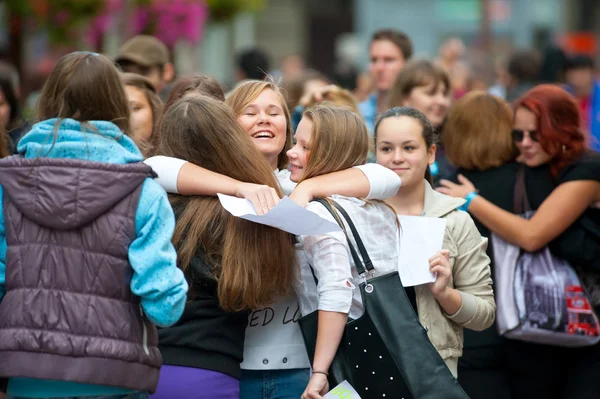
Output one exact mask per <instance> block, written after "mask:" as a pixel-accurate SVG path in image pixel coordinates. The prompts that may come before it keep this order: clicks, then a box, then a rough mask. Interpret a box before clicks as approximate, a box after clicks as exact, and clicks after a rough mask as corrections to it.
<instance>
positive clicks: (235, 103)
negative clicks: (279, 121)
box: [225, 80, 293, 170]
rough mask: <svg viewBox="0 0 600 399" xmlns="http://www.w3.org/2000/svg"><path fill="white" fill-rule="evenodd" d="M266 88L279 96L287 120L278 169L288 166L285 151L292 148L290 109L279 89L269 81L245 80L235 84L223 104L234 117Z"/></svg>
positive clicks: (278, 158) (278, 159)
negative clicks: (230, 110) (229, 108)
mask: <svg viewBox="0 0 600 399" xmlns="http://www.w3.org/2000/svg"><path fill="white" fill-rule="evenodd" d="M266 89H271V90H273V91H274V92H275V93H277V95H278V96H279V99H280V100H281V109H283V114H284V115H285V120H286V122H287V125H286V133H285V146H284V147H283V150H282V151H281V152H280V153H279V157H277V168H278V169H279V170H282V169H287V167H288V163H289V160H288V157H287V152H288V150H289V149H291V148H292V145H293V141H292V135H293V132H292V123H291V117H290V110H289V109H288V107H287V103H286V101H285V96H284V95H283V93H282V92H281V89H279V87H278V86H277V85H276V84H275V83H274V82H271V81H264V80H247V81H245V82H243V83H241V84H240V85H239V86H237V87H236V88H235V89H234V90H233V91H232V92H231V94H229V96H227V98H226V99H225V104H227V105H229V106H230V107H231V108H232V109H233V112H234V113H235V115H236V117H237V116H239V115H241V114H242V112H244V109H246V107H247V106H248V105H250V104H251V103H252V101H254V100H256V98H257V97H258V96H259V95H260V93H262V92H263V91H264V90H266Z"/></svg>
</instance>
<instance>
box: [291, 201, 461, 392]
mask: <svg viewBox="0 0 600 399" xmlns="http://www.w3.org/2000/svg"><path fill="white" fill-rule="evenodd" d="M316 201H317V202H319V203H321V204H322V205H323V206H324V207H325V208H327V210H328V211H329V212H330V213H331V214H332V215H333V216H334V218H335V219H336V221H337V222H338V224H339V225H340V226H341V227H342V229H343V230H344V234H345V235H346V240H347V242H348V246H349V248H350V254H351V256H352V259H353V261H354V264H355V265H356V270H357V271H358V274H359V275H360V276H361V277H362V278H363V282H362V283H361V284H360V286H359V287H358V289H360V292H361V295H362V302H363V305H364V309H365V311H364V314H363V315H362V316H361V317H359V318H358V319H356V320H350V319H348V323H347V324H346V328H345V330H344V335H343V337H342V340H341V342H340V346H339V347H338V350H337V353H336V355H335V358H334V360H333V362H332V364H331V367H330V369H329V384H330V387H331V388H333V387H335V386H336V385H338V384H339V383H341V382H342V381H344V380H347V381H348V382H349V383H350V384H351V385H352V386H353V387H354V389H356V391H357V392H358V394H359V395H360V396H361V397H362V398H364V399H368V398H394V399H396V398H398V399H400V398H405V399H409V398H418V399H439V398H444V399H459V398H460V399H464V398H468V396H467V394H466V393H465V392H464V391H463V389H462V388H461V387H460V385H459V384H458V382H457V381H456V379H455V378H454V377H453V376H452V373H451V372H450V370H449V369H448V367H447V366H446V364H445V363H444V361H443V360H442V358H441V356H440V355H439V353H438V352H437V350H436V349H435V347H434V346H433V344H432V343H431V341H429V338H428V337H427V332H426V331H425V329H424V328H423V326H422V325H421V323H420V322H419V320H418V318H417V315H416V314H415V312H414V310H413V308H412V306H411V304H410V301H409V299H408V296H407V295H406V292H405V291H404V287H403V286H402V282H401V281H400V277H399V275H398V272H393V273H389V274H386V275H383V276H378V277H373V271H374V270H375V266H374V265H373V263H372V262H371V259H370V258H369V254H368V253H367V251H366V249H365V246H364V244H363V242H362V240H361V238H360V236H359V234H358V231H357V230H356V227H355V226H354V223H352V220H351V219H350V216H349V215H348V213H347V212H346V211H345V210H344V208H342V207H341V206H340V205H339V204H338V203H336V202H335V201H333V200H329V201H331V204H333V206H335V208H337V210H338V211H339V213H340V214H341V215H342V217H343V218H344V219H345V220H346V223H347V224H348V227H349V229H350V230H351V232H352V235H353V236H354V240H355V242H356V246H357V247H358V250H359V252H360V256H359V255H358V253H357V251H356V249H355V248H354V246H353V245H352V243H351V241H350V238H349V237H348V234H347V232H346V227H345V225H344V222H343V221H342V220H341V218H340V216H339V215H338V213H337V212H336V211H335V210H334V209H333V208H332V206H331V205H330V202H329V201H328V200H324V199H319V200H316ZM361 257H362V260H361ZM311 270H312V266H311ZM312 271H313V276H315V275H314V270H312ZM315 281H316V276H315ZM299 323H300V328H301V329H302V335H303V336H304V342H305V345H306V349H307V352H308V356H309V358H310V359H311V361H312V360H313V359H314V355H315V347H316V342H317V328H318V311H315V312H312V313H310V314H308V315H306V316H304V317H302V318H301V319H300V320H299Z"/></svg>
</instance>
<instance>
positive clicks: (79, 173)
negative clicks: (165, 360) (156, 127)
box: [0, 156, 162, 392]
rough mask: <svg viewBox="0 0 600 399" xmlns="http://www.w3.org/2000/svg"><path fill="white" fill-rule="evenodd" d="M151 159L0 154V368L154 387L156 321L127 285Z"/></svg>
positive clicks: (0, 372) (15, 373) (5, 372)
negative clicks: (2, 258)
mask: <svg viewBox="0 0 600 399" xmlns="http://www.w3.org/2000/svg"><path fill="white" fill-rule="evenodd" d="M151 174H152V170H151V169H150V167H148V166H146V165H144V164H141V163H138V164H128V165H116V164H104V163H96V162H85V161H79V160H72V159H53V158H35V159H28V160H26V159H23V158H21V157H20V156H15V157H9V158H5V159H3V160H1V161H0V184H1V185H2V188H3V190H4V191H3V192H4V198H3V212H4V226H5V229H6V242H7V246H8V249H7V252H6V295H5V296H4V299H3V300H2V302H1V303H0V376H2V377H28V378H39V379H50V380H59V381H72V382H80V383H88V384H99V385H109V386H115V387H122V388H128V389H133V390H141V391H149V392H154V390H155V389H156V385H157V384H158V376H159V370H160V366H161V362H162V360H161V355H160V352H159V350H158V340H157V333H156V328H155V327H154V326H152V324H151V323H150V322H149V321H147V320H146V319H145V317H144V316H143V313H142V308H141V305H140V298H139V297H136V296H135V295H133V294H132V293H131V289H130V282H131V276H132V274H133V269H132V268H131V265H130V264H129V259H128V252H129V246H130V244H131V243H132V241H133V240H134V239H135V236H136V226H135V215H136V210H137V205H138V200H139V196H140V192H141V189H142V183H143V182H144V180H145V179H146V178H147V177H150V176H151Z"/></svg>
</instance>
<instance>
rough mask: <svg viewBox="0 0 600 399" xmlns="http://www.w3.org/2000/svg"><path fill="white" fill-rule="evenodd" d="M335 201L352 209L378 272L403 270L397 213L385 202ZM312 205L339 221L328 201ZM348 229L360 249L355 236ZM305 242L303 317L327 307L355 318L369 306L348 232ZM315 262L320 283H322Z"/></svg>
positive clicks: (312, 208) (307, 238)
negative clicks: (365, 304)
mask: <svg viewBox="0 0 600 399" xmlns="http://www.w3.org/2000/svg"><path fill="white" fill-rule="evenodd" d="M332 199H334V200H335V201H336V202H338V203H339V204H340V205H341V206H342V207H343V208H344V209H345V210H346V212H347V213H348V215H349V216H350V218H351V219H352V222H353V223H354V225H355V226H356V229H357V230H358V233H359V235H360V237H361V239H362V241H363V243H364V245H365V248H366V250H367V252H368V254H369V256H370V258H371V260H372V261H373V265H374V266H375V273H374V275H375V276H381V275H385V274H388V273H391V272H394V271H396V270H398V256H399V242H400V240H399V234H398V233H399V232H398V227H397V224H396V216H395V214H394V213H393V212H392V211H391V210H390V209H389V208H388V207H387V206H386V205H385V204H383V203H381V202H367V201H363V200H360V199H357V198H349V197H342V196H333V197H332ZM307 209H308V210H310V211H312V212H314V213H316V214H317V215H319V216H321V217H322V218H324V219H327V220H330V221H332V222H334V223H335V219H334V218H333V216H331V214H330V213H329V211H327V209H325V207H324V206H323V205H321V204H319V203H316V202H312V203H310V204H309V205H308V206H307ZM346 227H347V225H346ZM347 230H348V233H349V235H350V239H351V242H352V243H353V245H354V247H355V248H356V249H357V251H358V247H357V246H356V242H355V241H354V237H353V236H352V235H351V233H350V230H349V229H347ZM300 241H301V244H302V246H303V248H304V253H305V255H306V258H305V261H304V262H303V264H302V265H301V276H302V284H301V285H300V286H299V287H296V293H297V295H298V299H299V302H300V312H301V313H302V315H307V314H309V313H312V312H314V311H315V310H325V311H331V312H340V313H347V314H348V315H349V317H351V318H354V319H356V318H358V317H360V316H361V315H362V313H363V309H364V308H363V304H362V299H361V294H360V290H358V288H356V287H358V286H359V284H360V283H362V282H363V279H361V278H360V277H359V276H358V273H357V271H356V268H355V264H354V261H353V259H352V256H351V255H350V249H349V247H348V243H347V241H346V237H345V236H344V233H343V232H340V231H337V232H332V233H327V234H319V235H314V236H301V239H300ZM310 266H312V268H313V270H314V272H315V275H316V277H317V279H318V281H319V284H318V286H317V285H316V284H315V281H314V278H313V275H312V272H311V270H310Z"/></svg>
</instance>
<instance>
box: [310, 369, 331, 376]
mask: <svg viewBox="0 0 600 399" xmlns="http://www.w3.org/2000/svg"><path fill="white" fill-rule="evenodd" d="M312 373H313V374H323V375H325V376H327V377H329V373H327V372H325V371H315V370H313V372H312Z"/></svg>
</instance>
